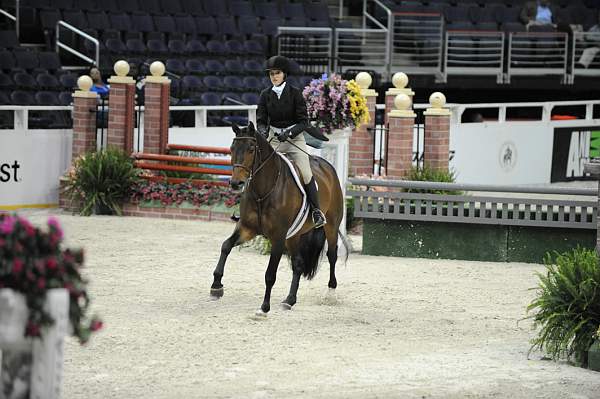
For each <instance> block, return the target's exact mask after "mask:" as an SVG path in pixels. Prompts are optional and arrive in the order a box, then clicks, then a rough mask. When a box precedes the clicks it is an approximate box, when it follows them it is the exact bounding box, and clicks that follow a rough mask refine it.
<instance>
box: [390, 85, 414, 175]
mask: <svg viewBox="0 0 600 399" xmlns="http://www.w3.org/2000/svg"><path fill="white" fill-rule="evenodd" d="M394 104H395V108H396V109H394V110H392V111H390V113H389V115H388V114H386V116H387V117H388V118H389V119H388V120H389V127H390V130H389V132H388V143H387V146H388V147H387V151H388V161H387V167H386V175H387V177H388V178H391V179H399V178H403V177H404V176H406V175H407V173H408V171H409V170H410V168H411V167H412V152H413V134H414V133H413V132H414V128H415V117H416V116H417V115H416V114H415V113H414V112H413V110H412V109H411V106H412V99H411V98H410V97H409V96H408V95H407V94H398V95H397V96H396V97H395V98H394Z"/></svg>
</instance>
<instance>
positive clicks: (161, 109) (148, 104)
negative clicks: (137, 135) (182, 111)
mask: <svg viewBox="0 0 600 399" xmlns="http://www.w3.org/2000/svg"><path fill="white" fill-rule="evenodd" d="M150 72H151V73H152V76H147V77H146V84H145V85H144V90H145V95H144V98H145V103H144V152H145V153H150V154H164V153H165V152H166V149H167V144H168V142H169V94H170V89H171V81H170V80H169V79H168V78H167V77H166V76H162V75H163V74H164V73H165V66H164V65H163V63H162V62H160V61H155V62H153V63H152V65H150Z"/></svg>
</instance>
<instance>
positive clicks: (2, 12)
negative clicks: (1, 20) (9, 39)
mask: <svg viewBox="0 0 600 399" xmlns="http://www.w3.org/2000/svg"><path fill="white" fill-rule="evenodd" d="M20 8H21V1H20V0H15V15H12V14H11V13H9V12H8V11H6V10H5V9H2V8H0V15H3V16H5V17H6V18H8V19H10V20H11V21H13V22H14V23H15V33H16V34H17V38H19V29H20V25H21V11H20Z"/></svg>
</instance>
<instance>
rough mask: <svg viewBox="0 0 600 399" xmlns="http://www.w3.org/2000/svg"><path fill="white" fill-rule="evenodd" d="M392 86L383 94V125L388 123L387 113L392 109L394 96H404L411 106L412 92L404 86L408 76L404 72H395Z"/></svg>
mask: <svg viewBox="0 0 600 399" xmlns="http://www.w3.org/2000/svg"><path fill="white" fill-rule="evenodd" d="M392 84H393V85H394V87H392V88H390V89H389V90H388V91H386V92H385V119H384V123H385V125H387V124H388V122H389V121H388V116H389V113H390V112H391V111H392V110H393V109H394V100H395V99H396V96H397V95H398V94H406V95H407V96H408V97H409V99H410V102H411V104H412V102H413V98H414V95H415V92H414V91H412V90H411V89H410V88H408V87H406V85H408V76H407V75H406V74H405V73H404V72H396V73H395V74H394V76H392Z"/></svg>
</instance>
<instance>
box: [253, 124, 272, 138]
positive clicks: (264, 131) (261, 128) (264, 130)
mask: <svg viewBox="0 0 600 399" xmlns="http://www.w3.org/2000/svg"><path fill="white" fill-rule="evenodd" d="M256 130H257V131H258V133H259V134H260V135H261V136H263V137H265V138H267V137H269V130H268V129H267V128H266V127H264V126H259V127H258V128H257V129H256Z"/></svg>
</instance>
